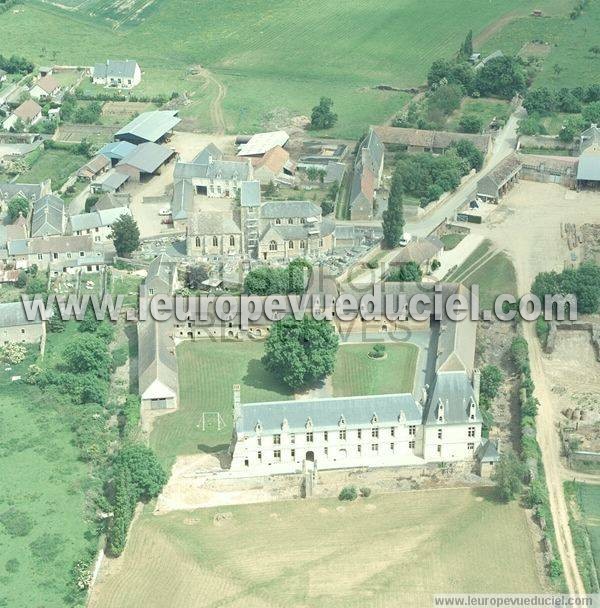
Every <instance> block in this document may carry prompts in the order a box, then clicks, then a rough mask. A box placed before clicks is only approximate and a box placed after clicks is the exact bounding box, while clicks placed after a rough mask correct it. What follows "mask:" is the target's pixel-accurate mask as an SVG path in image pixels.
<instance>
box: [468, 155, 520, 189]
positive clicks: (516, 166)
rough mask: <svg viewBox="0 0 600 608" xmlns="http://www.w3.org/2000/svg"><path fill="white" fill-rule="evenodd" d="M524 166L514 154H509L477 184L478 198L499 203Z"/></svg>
mask: <svg viewBox="0 0 600 608" xmlns="http://www.w3.org/2000/svg"><path fill="white" fill-rule="evenodd" d="M522 166H523V165H522V163H521V161H520V160H519V157H518V156H517V155H516V154H515V153H514V152H513V153H511V154H509V155H508V156H507V157H506V158H504V159H502V160H501V161H500V162H499V163H498V164H497V165H496V166H495V167H494V168H493V169H492V170H491V171H490V172H489V173H488V174H487V175H484V176H483V177H482V178H481V179H480V180H479V181H478V182H477V196H480V197H482V198H490V199H493V200H496V201H497V200H498V199H499V198H500V197H501V196H502V194H503V193H504V190H505V187H506V186H507V185H508V184H509V183H511V182H512V181H514V180H515V179H516V177H517V176H518V175H519V172H520V171H521V168H522Z"/></svg>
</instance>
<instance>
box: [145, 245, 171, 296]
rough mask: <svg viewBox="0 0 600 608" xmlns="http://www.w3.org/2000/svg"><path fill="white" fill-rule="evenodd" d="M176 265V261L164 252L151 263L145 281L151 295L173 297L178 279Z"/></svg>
mask: <svg viewBox="0 0 600 608" xmlns="http://www.w3.org/2000/svg"><path fill="white" fill-rule="evenodd" d="M175 264H176V263H175V260H174V259H173V258H172V257H171V256H169V255H167V254H166V253H164V252H163V253H160V254H159V255H157V256H156V257H155V258H154V259H153V260H152V262H150V266H148V273H147V274H146V279H145V281H144V285H145V286H146V289H147V290H148V293H149V294H150V295H158V294H160V295H172V293H173V291H174V287H175V279H176V266H175Z"/></svg>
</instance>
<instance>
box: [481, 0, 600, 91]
mask: <svg viewBox="0 0 600 608" xmlns="http://www.w3.org/2000/svg"><path fill="white" fill-rule="evenodd" d="M538 4H539V3H537V4H536V6H535V8H540V9H544V7H543V6H541V5H540V6H538ZM562 4H563V6H562V9H560V8H559V7H558V6H557V11H551V12H547V11H544V12H545V13H546V17H545V18H543V19H539V18H535V17H523V18H521V19H516V20H514V21H513V22H512V23H509V24H507V25H506V26H505V27H504V28H503V29H501V30H500V31H499V32H497V33H495V34H494V35H493V36H491V37H490V38H489V39H488V40H487V41H486V42H485V44H484V45H483V49H482V50H483V52H484V53H487V52H492V51H494V50H496V49H500V50H502V51H504V52H505V53H518V52H519V50H520V49H521V48H522V47H523V45H524V44H525V43H527V42H531V41H534V40H536V41H540V40H541V41H543V42H546V43H549V45H550V48H551V50H550V53H549V54H548V55H547V56H546V57H545V59H544V60H543V63H542V70H541V71H540V72H539V73H538V74H537V75H536V78H535V80H534V83H533V84H534V86H547V87H551V88H560V87H576V86H580V85H583V86H585V85H586V84H591V83H598V82H599V70H600V58H599V57H598V56H596V55H594V54H593V53H590V52H589V49H590V47H592V46H594V45H596V44H597V43H598V31H600V4H599V3H598V2H594V1H593V0H592V1H591V2H589V4H588V5H587V7H586V9H585V11H584V12H583V14H582V15H581V16H580V17H579V18H578V19H575V20H571V19H569V17H568V16H567V14H568V13H569V12H570V10H571V8H572V7H573V6H574V5H575V2H570V1H569V2H563V3H562ZM530 8H533V7H532V6H531V5H530ZM555 65H558V72H557V71H555V68H554V66H555Z"/></svg>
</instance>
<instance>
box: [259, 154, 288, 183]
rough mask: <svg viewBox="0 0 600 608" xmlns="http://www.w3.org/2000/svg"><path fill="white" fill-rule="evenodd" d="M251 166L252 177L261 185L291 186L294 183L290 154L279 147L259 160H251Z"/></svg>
mask: <svg viewBox="0 0 600 608" xmlns="http://www.w3.org/2000/svg"><path fill="white" fill-rule="evenodd" d="M252 166H253V167H254V177H255V179H258V180H259V181H260V183H261V184H268V183H269V182H273V183H276V182H283V183H286V184H291V183H293V181H294V172H295V166H294V163H293V162H291V161H290V153H289V152H288V151H287V150H284V149H283V148H282V147H281V146H275V147H274V148H271V149H270V150H269V151H268V152H267V153H266V154H264V155H263V156H261V157H260V158H255V159H253V160H252Z"/></svg>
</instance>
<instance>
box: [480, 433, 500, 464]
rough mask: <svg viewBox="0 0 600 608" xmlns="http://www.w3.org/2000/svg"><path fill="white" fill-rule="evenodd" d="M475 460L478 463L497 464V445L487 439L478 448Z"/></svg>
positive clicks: (498, 456) (498, 455)
mask: <svg viewBox="0 0 600 608" xmlns="http://www.w3.org/2000/svg"><path fill="white" fill-rule="evenodd" d="M477 458H478V459H479V460H480V462H498V460H500V453H499V452H498V444H497V443H494V442H493V441H492V440H491V439H488V440H487V441H486V442H485V443H482V444H481V445H480V446H479V449H478V450H477Z"/></svg>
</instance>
